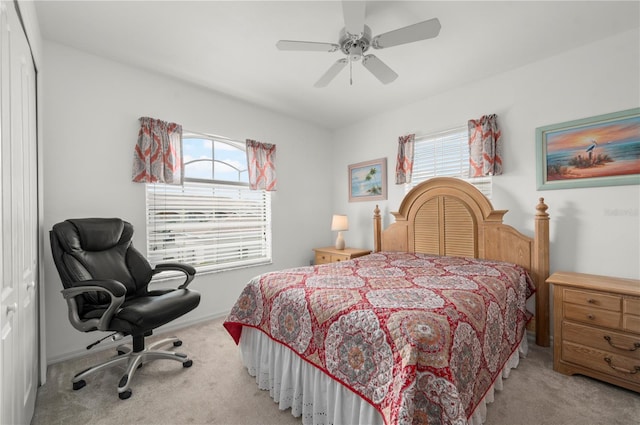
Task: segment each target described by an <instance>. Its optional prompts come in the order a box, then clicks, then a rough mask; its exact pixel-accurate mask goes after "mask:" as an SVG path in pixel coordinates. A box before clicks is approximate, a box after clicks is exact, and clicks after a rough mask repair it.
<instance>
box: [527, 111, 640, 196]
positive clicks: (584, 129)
mask: <svg viewBox="0 0 640 425" xmlns="http://www.w3.org/2000/svg"><path fill="white" fill-rule="evenodd" d="M536 160H537V165H538V167H537V183H538V190H548V189H569V188H580V187H594V186H618V185H628V184H640V108H634V109H629V110H626V111H620V112H614V113H611V114H605V115H598V116H595V117H590V118H584V119H579V120H575V121H568V122H564V123H560V124H554V125H548V126H545V127H538V128H537V129H536Z"/></svg>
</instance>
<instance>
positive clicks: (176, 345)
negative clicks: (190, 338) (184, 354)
mask: <svg viewBox="0 0 640 425" xmlns="http://www.w3.org/2000/svg"><path fill="white" fill-rule="evenodd" d="M181 345H182V341H180V340H178V341H174V342H173V346H174V347H180V346H181Z"/></svg>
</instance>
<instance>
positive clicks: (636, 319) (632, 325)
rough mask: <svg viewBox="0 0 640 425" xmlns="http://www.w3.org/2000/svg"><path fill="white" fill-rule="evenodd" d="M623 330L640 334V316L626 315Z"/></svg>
mask: <svg viewBox="0 0 640 425" xmlns="http://www.w3.org/2000/svg"><path fill="white" fill-rule="evenodd" d="M622 328H623V329H624V330H625V331H629V332H635V333H637V334H640V316H632V315H630V314H625V315H624V316H622Z"/></svg>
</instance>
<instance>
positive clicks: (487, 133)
mask: <svg viewBox="0 0 640 425" xmlns="http://www.w3.org/2000/svg"><path fill="white" fill-rule="evenodd" d="M468 124H469V177H481V176H499V175H500V174H502V138H501V132H500V129H499V128H498V116H497V115H495V114H492V115H485V116H483V117H482V118H480V119H478V120H469V123H468Z"/></svg>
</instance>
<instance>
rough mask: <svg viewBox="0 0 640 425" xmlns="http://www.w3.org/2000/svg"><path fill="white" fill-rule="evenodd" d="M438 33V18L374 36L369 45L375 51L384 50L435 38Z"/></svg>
mask: <svg viewBox="0 0 640 425" xmlns="http://www.w3.org/2000/svg"><path fill="white" fill-rule="evenodd" d="M439 33H440V21H439V20H438V18H433V19H429V20H428V21H423V22H418V23H417V24H413V25H409V26H408V27H404V28H398V29H397V30H393V31H389V32H386V33H384V34H380V35H376V36H375V37H373V40H371V45H372V46H373V48H375V49H384V48H385V47H392V46H398V45H400V44H407V43H413V42H414V41H420V40H426V39H428V38H434V37H437V36H438V34H439Z"/></svg>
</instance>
